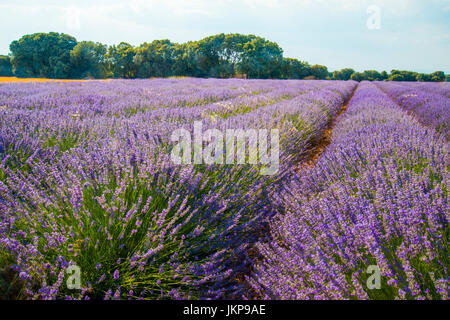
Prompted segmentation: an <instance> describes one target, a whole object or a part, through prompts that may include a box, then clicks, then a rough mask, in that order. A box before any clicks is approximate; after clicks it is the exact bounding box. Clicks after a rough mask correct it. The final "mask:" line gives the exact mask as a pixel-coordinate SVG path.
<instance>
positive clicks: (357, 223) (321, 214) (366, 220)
mask: <svg viewBox="0 0 450 320" xmlns="http://www.w3.org/2000/svg"><path fill="white" fill-rule="evenodd" d="M386 86H388V85H386ZM447 117H448V115H447ZM449 164H450V158H449V149H448V143H446V141H445V140H444V139H443V137H442V136H440V135H438V134H437V133H436V132H435V131H434V130H433V129H427V128H425V127H423V126H421V125H420V124H419V123H418V122H417V121H416V120H415V119H414V118H413V117H411V116H409V115H407V114H406V113H404V112H403V111H402V110H401V108H400V107H399V106H398V105H396V104H395V103H393V102H392V101H391V100H390V99H388V98H387V97H386V96H385V95H384V94H383V93H382V92H381V91H380V90H378V89H377V88H376V86H375V85H374V84H370V83H362V84H361V85H360V86H359V87H358V89H357V91H356V93H355V96H354V97H353V99H352V100H351V102H350V105H349V108H348V111H347V112H346V114H345V115H344V116H343V118H342V119H340V121H339V123H338V124H337V126H336V128H335V130H334V132H333V136H332V143H331V145H330V146H329V148H327V150H326V151H325V153H324V154H323V155H322V157H320V159H319V160H318V163H317V165H316V166H314V167H313V168H306V169H303V170H302V171H301V172H299V173H298V174H296V175H295V178H294V179H293V180H291V179H289V180H288V181H287V182H285V184H284V188H283V189H282V191H281V192H279V193H274V194H273V195H272V196H273V202H274V204H276V206H277V215H276V216H275V218H274V219H273V220H272V221H271V223H270V229H271V234H272V240H271V241H269V242H261V243H259V244H258V245H257V248H258V250H259V253H260V254H261V258H260V259H259V260H257V261H256V267H255V270H254V272H253V274H252V275H251V276H250V277H248V278H247V279H248V282H249V284H250V285H251V287H252V288H253V291H254V295H256V296H257V297H260V298H265V299H448V281H449V280H448V279H449V278H448V276H449V274H448V221H449V205H448V182H449V177H450V175H449V169H450V167H449ZM370 266H375V268H378V270H379V271H380V274H381V287H380V289H379V290H377V289H374V290H371V289H369V288H368V286H367V284H366V282H367V280H368V278H369V276H370V274H368V273H367V269H368V268H369V267H370ZM249 297H250V298H251V297H253V295H251V296H249Z"/></svg>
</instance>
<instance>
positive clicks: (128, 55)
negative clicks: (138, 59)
mask: <svg viewBox="0 0 450 320" xmlns="http://www.w3.org/2000/svg"><path fill="white" fill-rule="evenodd" d="M135 56H136V49H135V48H134V47H133V46H132V45H131V44H129V43H126V42H121V43H119V45H117V46H115V45H113V46H110V47H109V48H108V53H107V54H106V63H107V64H108V68H109V70H111V72H112V73H113V75H114V77H115V78H126V79H130V78H135V77H136V73H137V66H136V64H135V62H134V57H135Z"/></svg>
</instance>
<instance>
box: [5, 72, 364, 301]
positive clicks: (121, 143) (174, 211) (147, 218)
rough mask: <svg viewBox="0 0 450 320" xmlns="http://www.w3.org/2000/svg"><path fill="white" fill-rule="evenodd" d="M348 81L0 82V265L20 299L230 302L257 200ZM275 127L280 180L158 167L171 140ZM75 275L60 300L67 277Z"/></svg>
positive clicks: (264, 214)
mask: <svg viewBox="0 0 450 320" xmlns="http://www.w3.org/2000/svg"><path fill="white" fill-rule="evenodd" d="M355 86H356V83H354V82H326V81H243V80H199V79H181V80H180V79H177V80H175V79H168V80H129V81H121V80H119V81H106V82H103V81H88V82H79V83H77V82H75V83H70V84H68V83H58V82H55V83H45V84H42V83H39V84H36V83H31V84H2V85H0V106H1V108H0V161H1V162H0V163H1V165H0V265H1V266H2V267H3V271H2V272H4V273H6V272H11V273H13V274H15V275H16V278H17V279H16V280H15V282H14V283H15V285H16V286H18V287H19V288H20V289H21V288H23V290H21V292H20V294H19V296H18V297H19V298H29V299H58V298H65V299H155V298H156V299H161V298H163V299H164V298H171V299H187V298H191V299H192V298H223V297H240V296H242V294H243V290H244V287H243V284H242V281H238V279H237V278H238V277H239V275H240V274H242V273H243V272H246V270H247V269H248V265H249V263H250V261H249V260H248V258H247V256H246V252H247V250H248V248H249V247H250V246H251V245H252V244H253V243H254V242H255V241H257V239H258V237H259V236H260V235H259V233H260V230H261V225H262V224H263V223H264V221H265V220H266V219H267V218H268V217H270V216H272V215H273V213H274V210H273V204H272V203H271V202H270V201H269V197H268V194H269V192H270V191H271V190H272V189H274V188H276V187H277V186H278V181H279V180H280V179H281V177H283V176H284V175H285V174H286V173H287V172H289V170H288V169H289V168H290V167H291V166H293V165H294V163H296V161H298V159H301V158H302V157H303V156H304V155H305V154H307V153H308V152H309V150H310V149H311V147H312V145H313V144H314V141H315V140H317V139H318V137H320V135H321V134H322V131H323V130H324V128H325V127H326V125H327V123H328V122H329V121H330V120H331V119H332V118H333V117H334V116H335V115H336V114H337V112H338V110H339V108H340V107H341V106H342V104H343V103H344V101H345V100H346V99H347V98H348V97H349V96H350V94H351V92H352V90H353V89H354V87H355ZM196 120H202V121H203V122H204V127H205V130H206V129H207V128H218V129H225V128H234V129H236V128H279V129H280V130H281V144H282V150H281V157H282V161H283V162H282V171H281V172H280V174H279V175H278V176H274V177H264V176H261V175H260V174H259V171H258V168H257V166H250V165H224V166H221V165H184V166H177V165H174V164H173V163H172V162H171V161H170V158H169V156H170V148H171V143H170V135H171V133H172V132H173V131H174V130H176V129H179V128H186V129H187V130H192V126H193V123H194V121H196ZM72 265H76V266H78V267H80V269H81V272H82V273H81V290H75V291H74V290H69V289H68V288H67V286H66V283H65V281H66V280H67V274H66V273H65V270H66V268H67V267H68V266H72Z"/></svg>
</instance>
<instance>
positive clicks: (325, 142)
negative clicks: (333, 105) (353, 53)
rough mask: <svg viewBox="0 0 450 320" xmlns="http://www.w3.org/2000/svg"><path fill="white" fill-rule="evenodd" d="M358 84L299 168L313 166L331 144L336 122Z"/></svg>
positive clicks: (345, 108) (346, 107)
mask: <svg viewBox="0 0 450 320" xmlns="http://www.w3.org/2000/svg"><path fill="white" fill-rule="evenodd" d="M358 86H359V84H357V85H356V86H355V88H354V89H353V92H352V93H351V94H350V96H349V97H348V98H347V100H346V101H345V102H344V104H343V105H342V107H341V109H340V110H339V112H338V114H337V115H336V116H335V117H333V118H332V119H330V121H329V122H328V124H327V126H326V128H325V130H324V131H323V133H322V137H321V138H320V139H319V142H318V143H317V144H316V146H315V147H314V148H313V150H312V152H310V153H309V155H308V156H307V157H306V159H305V160H304V161H303V162H302V163H301V164H300V166H299V167H298V168H297V169H298V170H300V169H303V168H308V167H309V168H311V167H313V166H314V165H315V164H316V162H317V160H318V159H319V157H320V156H321V155H322V153H323V152H324V151H325V150H326V148H327V147H328V146H329V145H330V143H331V137H332V135H333V129H334V127H335V126H336V123H337V122H338V121H339V119H340V118H341V116H342V114H343V113H344V112H345V111H346V110H347V109H348V104H349V103H350V101H351V100H352V98H353V96H354V95H355V92H356V89H357V88H358Z"/></svg>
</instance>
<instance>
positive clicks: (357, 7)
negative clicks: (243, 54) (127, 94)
mask: <svg viewBox="0 0 450 320" xmlns="http://www.w3.org/2000/svg"><path fill="white" fill-rule="evenodd" d="M373 6H376V7H375V9H376V10H378V11H370V10H369V11H370V12H369V13H368V8H373ZM378 13H379V15H378ZM368 20H369V25H371V26H372V27H371V28H369V27H368ZM0 21H1V22H2V28H1V31H0V54H7V53H9V44H10V42H11V41H13V40H16V39H18V38H20V37H21V36H22V35H24V34H29V33H34V32H49V31H56V32H64V33H68V34H71V35H73V36H75V37H76V38H77V40H78V41H81V40H93V41H99V42H103V43H106V44H115V43H119V42H120V41H126V42H129V43H131V44H133V45H139V44H140V43H142V42H151V41H152V40H154V39H170V40H172V41H175V42H185V41H188V40H198V39H201V38H203V37H205V36H209V35H213V34H217V33H222V32H223V33H243V34H255V35H259V36H262V37H265V38H267V39H269V40H272V41H275V42H277V43H278V44H279V45H280V46H281V47H282V48H283V49H284V56H285V57H293V58H298V59H300V60H304V61H308V62H309V63H311V64H316V63H317V64H323V65H326V66H328V68H329V70H331V71H333V70H336V69H341V68H344V67H352V68H354V69H355V70H361V71H362V70H368V69H376V70H380V71H381V70H387V71H390V70H391V69H394V68H395V69H402V70H414V71H419V72H430V71H435V70H442V71H445V72H446V73H450V0H426V1H425V0H131V1H118V0H109V1H106V0H90V1H88V0H78V1H62V0H59V1H57V0H39V1H33V0H23V1H21V0H15V1H4V0H0ZM378 22H379V25H378ZM370 23H372V24H370ZM374 23H375V24H374ZM373 26H375V27H376V26H379V28H373Z"/></svg>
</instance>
